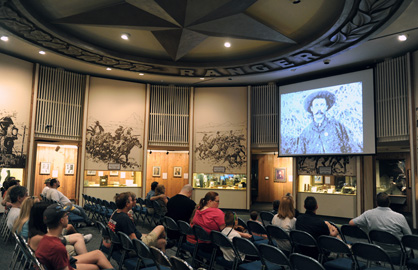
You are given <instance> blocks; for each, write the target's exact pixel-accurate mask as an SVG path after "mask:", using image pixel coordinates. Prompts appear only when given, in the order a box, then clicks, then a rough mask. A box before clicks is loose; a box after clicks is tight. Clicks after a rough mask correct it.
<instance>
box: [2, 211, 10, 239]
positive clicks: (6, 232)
mask: <svg viewBox="0 0 418 270" xmlns="http://www.w3.org/2000/svg"><path fill="white" fill-rule="evenodd" d="M8 214H9V210H8V209H6V210H5V211H4V213H3V215H2V217H1V219H0V237H1V239H2V240H3V241H4V242H5V243H6V244H7V243H8V242H9V239H10V237H11V231H10V229H9V227H7V215H8Z"/></svg>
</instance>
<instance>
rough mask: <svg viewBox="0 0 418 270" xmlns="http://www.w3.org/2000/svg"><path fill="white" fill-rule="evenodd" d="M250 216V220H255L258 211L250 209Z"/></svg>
mask: <svg viewBox="0 0 418 270" xmlns="http://www.w3.org/2000/svg"><path fill="white" fill-rule="evenodd" d="M250 217H251V219H252V220H257V218H258V212H257V211H251V213H250Z"/></svg>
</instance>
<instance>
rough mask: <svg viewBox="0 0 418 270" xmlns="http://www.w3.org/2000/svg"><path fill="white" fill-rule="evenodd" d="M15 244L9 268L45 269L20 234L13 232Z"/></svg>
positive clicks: (11, 269) (12, 269)
mask: <svg viewBox="0 0 418 270" xmlns="http://www.w3.org/2000/svg"><path fill="white" fill-rule="evenodd" d="M13 236H14V239H15V240H16V246H15V249H14V251H13V254H12V258H11V260H10V264H9V270H14V269H22V270H23V269H28V270H45V269H46V268H45V267H44V266H43V265H42V264H41V263H40V262H39V261H38V259H37V258H36V257H35V254H34V253H33V251H32V249H31V248H30V247H29V245H28V244H27V243H26V241H25V239H23V238H22V237H21V236H20V235H18V234H16V233H13Z"/></svg>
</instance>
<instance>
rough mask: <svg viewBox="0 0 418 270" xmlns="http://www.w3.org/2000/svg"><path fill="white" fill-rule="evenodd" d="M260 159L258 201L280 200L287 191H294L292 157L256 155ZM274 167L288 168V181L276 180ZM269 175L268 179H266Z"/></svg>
mask: <svg viewBox="0 0 418 270" xmlns="http://www.w3.org/2000/svg"><path fill="white" fill-rule="evenodd" d="M254 158H255V159H257V160H258V175H259V180H258V197H257V200H256V201H257V202H272V201H274V200H280V199H281V198H282V197H283V196H284V195H286V193H288V192H290V193H291V192H292V182H290V181H289V178H292V179H293V177H292V171H293V169H292V168H293V163H292V158H277V157H276V156H275V155H272V154H268V155H254ZM274 168H286V183H277V182H274V177H275V175H274V174H275V171H274ZM289 176H290V177H289ZM265 177H268V178H269V179H268V180H265Z"/></svg>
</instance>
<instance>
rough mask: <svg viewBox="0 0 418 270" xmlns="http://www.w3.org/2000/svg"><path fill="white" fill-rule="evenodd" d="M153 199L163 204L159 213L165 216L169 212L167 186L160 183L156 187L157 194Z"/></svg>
mask: <svg viewBox="0 0 418 270" xmlns="http://www.w3.org/2000/svg"><path fill="white" fill-rule="evenodd" d="M151 201H155V202H157V203H158V204H159V205H160V206H161V211H160V213H157V214H159V215H160V216H165V214H166V213H167V203H168V199H167V195H165V187H164V185H158V186H157V187H156V188H155V196H153V197H151Z"/></svg>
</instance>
